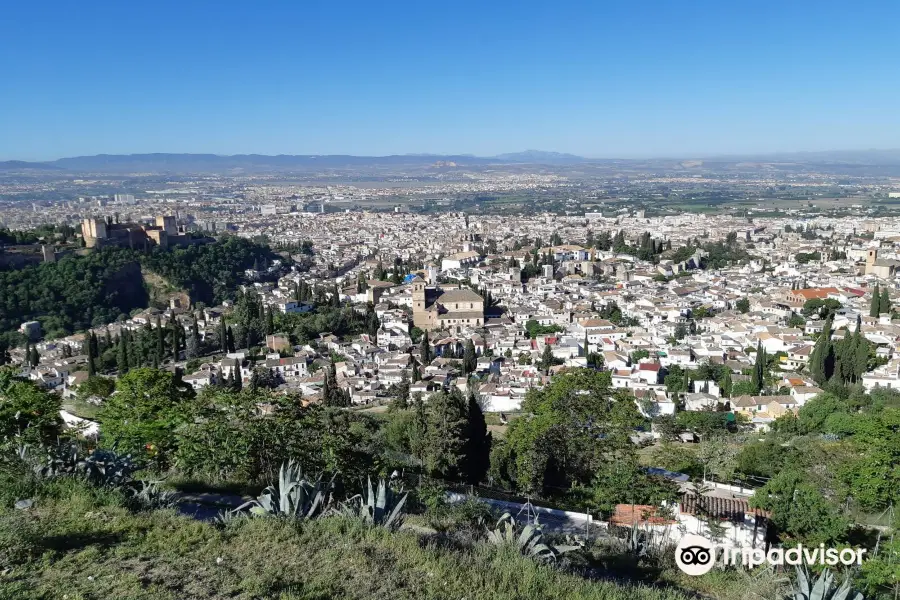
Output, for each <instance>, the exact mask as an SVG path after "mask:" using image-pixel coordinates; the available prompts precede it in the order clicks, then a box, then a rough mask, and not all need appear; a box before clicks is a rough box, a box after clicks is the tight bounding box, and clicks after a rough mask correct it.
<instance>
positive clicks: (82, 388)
mask: <svg viewBox="0 0 900 600" xmlns="http://www.w3.org/2000/svg"><path fill="white" fill-rule="evenodd" d="M115 390H116V381H115V380H114V379H112V378H111V377H103V376H102V375H97V376H95V377H88V378H87V379H86V380H85V381H84V382H83V383H82V384H81V385H79V386H78V391H77V394H76V397H77V398H78V400H79V401H81V402H86V401H87V400H88V398H100V399H102V400H106V399H107V398H109V397H110V396H111V395H112V393H113V392H114V391H115Z"/></svg>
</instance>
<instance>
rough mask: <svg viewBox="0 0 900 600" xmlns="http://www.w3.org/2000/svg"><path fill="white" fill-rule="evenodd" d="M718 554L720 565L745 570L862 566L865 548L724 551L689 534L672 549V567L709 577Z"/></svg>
mask: <svg viewBox="0 0 900 600" xmlns="http://www.w3.org/2000/svg"><path fill="white" fill-rule="evenodd" d="M718 550H721V557H722V564H723V565H743V566H745V567H748V568H751V569H752V568H754V567H757V566H759V565H761V564H763V563H768V564H770V565H773V566H781V565H803V564H806V565H828V566H831V567H833V566H835V565H838V564H842V565H846V566H850V565H861V564H862V559H863V554H865V553H866V549H865V548H843V549H837V548H826V547H825V544H819V547H818V548H816V547H812V548H809V547H806V546H804V545H803V544H797V546H796V547H794V548H787V549H785V548H771V549H770V550H769V551H768V552H766V551H765V550H763V549H761V548H725V547H720V546H717V545H716V544H714V543H712V542H711V541H709V540H708V539H706V538H704V537H701V536H699V535H693V534H688V535H686V536H684V537H683V538H681V541H680V542H678V545H677V546H676V547H675V564H676V565H678V568H679V569H681V570H682V571H684V572H685V573H687V574H688V575H703V574H704V573H709V571H710V570H712V568H713V567H714V566H715V564H716V558H717V554H719V552H718Z"/></svg>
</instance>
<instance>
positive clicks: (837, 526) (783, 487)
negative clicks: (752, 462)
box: [750, 467, 849, 546]
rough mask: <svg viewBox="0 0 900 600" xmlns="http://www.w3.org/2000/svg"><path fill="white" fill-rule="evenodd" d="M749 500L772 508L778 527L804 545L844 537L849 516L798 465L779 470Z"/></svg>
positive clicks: (758, 505)
mask: <svg viewBox="0 0 900 600" xmlns="http://www.w3.org/2000/svg"><path fill="white" fill-rule="evenodd" d="M750 504H751V506H754V507H756V508H761V509H763V510H768V511H771V513H772V523H773V524H774V525H775V526H776V527H777V528H778V531H779V532H780V533H782V534H783V535H785V536H787V537H789V538H791V539H792V540H795V541H798V542H801V543H803V544H804V545H808V546H818V545H819V544H820V543H824V544H826V545H832V544H835V543H838V542H840V541H842V540H844V539H845V535H846V532H847V527H848V525H849V523H848V522H847V520H846V519H845V518H843V517H842V516H841V515H840V513H839V512H838V510H837V508H836V507H834V506H833V505H832V504H830V503H829V502H828V500H826V499H825V497H824V496H823V495H822V492H821V491H820V490H819V489H817V488H816V487H815V486H814V485H812V484H810V483H809V482H808V481H806V480H805V478H804V476H803V474H802V473H800V472H799V471H798V470H797V469H795V468H790V467H789V468H786V469H784V470H782V471H781V472H779V473H778V474H776V475H775V476H774V477H773V478H772V479H771V480H769V482H768V483H766V485H764V486H763V487H761V488H759V489H758V490H757V491H756V492H755V493H754V494H753V497H752V498H751V499H750Z"/></svg>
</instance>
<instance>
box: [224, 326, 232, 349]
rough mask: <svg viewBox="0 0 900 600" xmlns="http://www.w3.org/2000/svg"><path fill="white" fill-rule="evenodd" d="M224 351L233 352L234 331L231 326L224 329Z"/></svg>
mask: <svg viewBox="0 0 900 600" xmlns="http://www.w3.org/2000/svg"><path fill="white" fill-rule="evenodd" d="M225 351H226V352H234V332H233V331H232V330H231V327H227V328H226V329H225Z"/></svg>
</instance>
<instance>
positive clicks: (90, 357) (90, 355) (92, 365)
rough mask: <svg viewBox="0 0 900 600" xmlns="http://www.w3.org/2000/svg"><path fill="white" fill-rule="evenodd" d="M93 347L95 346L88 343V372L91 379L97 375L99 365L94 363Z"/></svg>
mask: <svg viewBox="0 0 900 600" xmlns="http://www.w3.org/2000/svg"><path fill="white" fill-rule="evenodd" d="M92 346H93V344H91V343H90V342H89V343H88V364H87V371H88V377H89V378H90V377H93V376H95V375H96V374H97V365H96V364H95V363H94V349H93V347H92Z"/></svg>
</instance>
